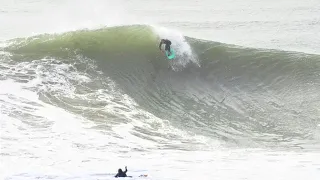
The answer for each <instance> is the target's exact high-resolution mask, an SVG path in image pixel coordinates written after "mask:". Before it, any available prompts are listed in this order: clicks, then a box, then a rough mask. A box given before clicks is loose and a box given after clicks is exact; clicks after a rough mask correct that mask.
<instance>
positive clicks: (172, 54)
mask: <svg viewBox="0 0 320 180" xmlns="http://www.w3.org/2000/svg"><path fill="white" fill-rule="evenodd" d="M170 52H171V54H170V56H169V55H168V54H169V53H168V51H166V56H167V58H168V59H169V60H171V59H174V58H175V57H176V54H175V52H174V50H173V49H172V48H170Z"/></svg>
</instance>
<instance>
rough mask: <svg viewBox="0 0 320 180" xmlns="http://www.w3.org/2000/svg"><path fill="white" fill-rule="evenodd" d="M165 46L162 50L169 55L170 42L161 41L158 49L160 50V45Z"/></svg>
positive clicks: (166, 40)
mask: <svg viewBox="0 0 320 180" xmlns="http://www.w3.org/2000/svg"><path fill="white" fill-rule="evenodd" d="M162 44H165V47H164V50H166V51H168V54H169V55H170V54H171V51H170V45H171V41H170V40H168V39H161V41H160V44H159V49H160V50H161V45H162Z"/></svg>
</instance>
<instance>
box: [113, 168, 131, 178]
mask: <svg viewBox="0 0 320 180" xmlns="http://www.w3.org/2000/svg"><path fill="white" fill-rule="evenodd" d="M127 171H128V169H127V166H126V170H125V171H122V169H118V174H117V175H115V176H114V177H116V178H117V177H127V174H126V173H127Z"/></svg>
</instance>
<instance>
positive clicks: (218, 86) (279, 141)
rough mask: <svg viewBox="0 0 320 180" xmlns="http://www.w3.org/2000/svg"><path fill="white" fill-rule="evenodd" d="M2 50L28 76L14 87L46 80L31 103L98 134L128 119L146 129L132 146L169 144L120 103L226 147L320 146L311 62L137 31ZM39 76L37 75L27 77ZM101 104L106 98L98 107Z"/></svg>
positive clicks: (317, 80)
mask: <svg viewBox="0 0 320 180" xmlns="http://www.w3.org/2000/svg"><path fill="white" fill-rule="evenodd" d="M159 38H169V39H170V40H172V42H173V46H172V47H173V48H174V49H175V50H176V52H177V58H176V59H175V60H172V61H168V60H167V59H166V58H165V56H164V55H163V54H162V53H161V52H160V51H159V50H158V43H159ZM8 43H9V45H8V46H6V47H5V48H4V51H5V52H6V53H9V54H10V55H8V54H6V55H2V56H3V58H5V59H7V60H8V64H15V66H17V65H18V64H19V65H20V66H23V65H25V64H29V65H28V67H24V68H30V69H29V70H30V71H29V70H28V71H27V72H30V73H26V75H24V77H21V76H16V77H19V78H18V79H17V78H16V80H19V81H21V82H24V81H31V80H33V79H35V78H36V77H39V76H43V77H46V80H45V81H41V82H39V83H38V84H37V85H36V86H35V87H34V88H36V89H37V91H38V93H39V95H40V97H41V99H43V100H44V101H46V102H49V103H52V104H54V105H57V106H59V107H63V108H64V109H66V110H68V111H71V112H75V113H81V114H83V116H86V117H88V118H89V119H91V120H92V121H96V122H98V121H99V122H102V121H103V122H105V124H104V128H107V129H108V128H111V126H112V125H113V124H117V123H121V122H127V121H129V120H130V119H131V120H132V119H134V120H136V121H137V122H139V121H146V123H150V124H149V125H150V126H151V127H152V128H151V127H150V129H143V128H140V129H136V133H137V136H139V137H142V138H151V137H150V136H155V137H156V136H158V137H163V138H172V137H175V138H178V137H177V136H178V135H177V134H171V135H168V133H163V134H161V133H159V131H158V130H159V127H157V128H155V127H156V126H157V124H154V123H151V122H149V120H150V119H148V118H147V117H146V116H147V115H145V114H144V115H142V114H141V113H132V111H131V110H130V109H132V108H133V107H132V106H130V105H128V103H129V102H128V101H129V100H128V99H127V101H126V100H124V99H126V98H125V97H126V96H128V97H130V98H131V99H132V100H133V101H134V102H135V103H136V106H138V107H139V109H141V110H143V111H144V112H148V113H150V114H152V115H154V116H155V117H157V118H159V119H161V121H162V123H164V122H166V121H168V122H169V123H170V124H171V125H172V126H174V127H175V128H177V129H180V130H181V131H184V132H188V133H191V134H197V135H202V136H205V137H208V138H210V139H214V140H217V141H219V142H221V143H224V144H226V145H228V146H237V147H248V146H250V147H264V148H312V147H315V146H318V147H319V145H320V143H319V142H320V141H319V134H317V133H316V132H317V131H318V128H319V126H318V125H319V124H320V120H319V116H320V109H319V107H320V93H319V92H320V77H319V69H320V56H319V55H312V54H304V53H299V52H286V51H277V50H265V49H253V48H243V47H238V46H234V45H228V44H222V43H218V42H212V41H206V40H199V39H194V38H191V37H184V36H182V35H179V34H177V33H176V32H173V31H170V30H164V29H161V28H156V27H151V26H146V25H135V26H122V27H112V28H108V27H107V28H102V29H97V30H78V31H74V32H67V33H63V34H44V35H39V36H34V37H29V38H19V39H13V40H11V41H9V42H8ZM62 65H65V66H66V67H67V68H62ZM65 66H63V67H65ZM71 66H72V67H71ZM40 67H41V68H42V69H43V71H42V73H41V74H40V75H39V73H38V74H37V73H36V72H32V69H37V68H38V69H39V68H40ZM57 67H58V68H57ZM59 67H60V68H59ZM66 69H67V70H66ZM61 71H63V72H67V73H68V75H67V76H68V77H69V79H68V80H64V81H61V78H59V77H62V75H61V73H59V72H61ZM75 72H77V73H76V75H75V74H74V73H75ZM15 73H18V72H15ZM15 73H13V74H15ZM13 74H10V73H8V74H7V76H14V75H13ZM15 75H17V74H15ZM63 76H66V75H63ZM82 76H86V77H89V78H90V79H91V80H90V81H85V80H83V79H82V78H81V77H82ZM76 77H77V78H76ZM13 78H14V77H13ZM115 88H116V89H115ZM102 94H108V95H111V94H112V98H107V97H105V98H104V100H105V101H101V99H100V98H99V97H100V96H101V95H102ZM130 102H131V101H130ZM115 104H116V105H115ZM129 104H130V103H129ZM105 107H107V110H106V109H105ZM151 129H154V131H151ZM147 136H149V137H147ZM169 136H170V137H169ZM190 141H191V140H190ZM193 141H194V140H193Z"/></svg>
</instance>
